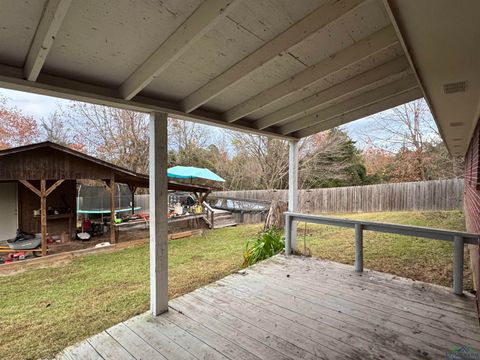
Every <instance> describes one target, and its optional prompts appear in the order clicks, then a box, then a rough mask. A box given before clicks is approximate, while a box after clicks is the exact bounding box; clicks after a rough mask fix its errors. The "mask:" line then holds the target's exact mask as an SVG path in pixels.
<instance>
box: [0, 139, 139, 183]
mask: <svg viewBox="0 0 480 360" xmlns="http://www.w3.org/2000/svg"><path fill="white" fill-rule="evenodd" d="M112 175H113V176H114V177H115V181H117V182H120V183H125V184H130V185H134V186H138V187H148V175H143V174H138V173H136V172H133V171H130V170H128V169H125V168H123V167H120V166H117V165H114V164H111V163H109V162H107V161H104V160H100V159H98V158H95V157H93V156H90V155H87V154H84V153H82V152H79V151H76V150H73V149H71V148H69V147H66V146H63V145H59V144H55V143H53V142H50V141H45V142H40V143H36V144H30V145H25V146H19V147H15V148H9V149H5V150H1V151H0V181H7V180H18V179H23V180H40V179H47V180H48V179H52V180H59V179H94V180H95V179H101V180H108V179H110V178H111V177H112Z"/></svg>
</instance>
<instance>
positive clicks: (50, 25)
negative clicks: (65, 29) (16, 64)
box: [23, 0, 72, 81]
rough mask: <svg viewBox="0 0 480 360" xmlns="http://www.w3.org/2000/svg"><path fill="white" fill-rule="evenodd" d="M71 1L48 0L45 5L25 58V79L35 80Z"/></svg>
mask: <svg viewBox="0 0 480 360" xmlns="http://www.w3.org/2000/svg"><path fill="white" fill-rule="evenodd" d="M71 3H72V0H48V2H47V4H46V5H45V9H44V10H43V14H42V18H41V19H40V23H39V24H38V27H37V31H36V32H35V36H34V37H33V41H32V43H31V45H30V49H29V50H28V54H27V58H26V60H25V66H24V70H23V71H24V76H25V78H26V79H27V80H29V81H36V80H37V78H38V75H39V74H40V71H41V70H42V67H43V64H44V63H45V60H46V59H47V56H48V53H49V52H50V50H51V48H52V46H53V42H54V41H55V37H56V36H57V33H58V30H59V29H60V26H61V25H62V22H63V19H64V18H65V15H66V14H67V11H68V8H69V7H70V4H71Z"/></svg>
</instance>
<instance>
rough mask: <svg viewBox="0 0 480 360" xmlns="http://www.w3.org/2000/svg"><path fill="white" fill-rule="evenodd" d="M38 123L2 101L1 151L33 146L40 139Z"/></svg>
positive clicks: (0, 118)
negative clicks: (28, 145)
mask: <svg viewBox="0 0 480 360" xmlns="http://www.w3.org/2000/svg"><path fill="white" fill-rule="evenodd" d="M0 100H1V99H0ZM38 135H39V131H38V126H37V122H36V121H35V120H34V119H33V117H31V116H27V115H24V114H22V113H21V112H20V111H19V110H17V109H16V108H8V107H7V106H6V104H5V102H4V101H3V102H1V101H0V149H5V148H10V147H15V146H21V145H27V144H31V143H32V142H35V141H36V140H37V138H38Z"/></svg>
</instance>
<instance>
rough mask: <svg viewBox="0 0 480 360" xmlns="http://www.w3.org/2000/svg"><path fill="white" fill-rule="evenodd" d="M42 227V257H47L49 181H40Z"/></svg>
mask: <svg viewBox="0 0 480 360" xmlns="http://www.w3.org/2000/svg"><path fill="white" fill-rule="evenodd" d="M40 226H41V229H42V256H45V255H47V180H45V179H42V180H40Z"/></svg>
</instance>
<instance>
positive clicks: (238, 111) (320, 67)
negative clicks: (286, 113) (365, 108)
mask: <svg viewBox="0 0 480 360" xmlns="http://www.w3.org/2000/svg"><path fill="white" fill-rule="evenodd" d="M397 42H398V39H397V36H396V34H395V31H394V29H393V28H392V27H391V26H389V27H386V28H383V29H382V30H379V31H377V32H375V33H373V34H372V35H370V36H368V37H366V38H365V39H362V40H360V41H358V42H356V43H354V44H352V45H350V46H348V47H346V48H344V49H342V50H340V51H338V52H337V53H336V54H334V55H332V56H329V57H327V58H326V59H324V60H322V61H320V62H318V63H316V64H315V65H312V66H310V67H308V68H306V69H305V70H303V71H301V72H299V73H298V74H295V75H293V76H292V77H290V78H289V79H286V80H284V81H282V82H281V83H279V84H277V85H275V86H273V87H271V88H269V89H267V90H265V91H262V92H261V93H259V94H257V95H255V96H253V97H251V98H250V99H248V100H246V101H244V102H243V103H241V104H239V105H236V106H234V107H233V108H231V109H230V110H228V111H226V112H225V113H224V114H223V118H224V119H225V121H227V122H234V121H237V120H238V119H240V118H242V117H244V116H247V115H249V114H251V113H254V112H255V111H258V110H260V109H262V108H263V107H264V106H266V105H269V104H271V103H273V102H275V101H278V100H280V99H282V98H284V97H286V96H288V95H290V94H292V93H294V92H296V91H300V90H302V89H303V88H306V87H308V86H311V85H313V84H315V83H316V82H318V81H320V80H322V79H325V78H327V77H328V76H331V75H332V74H334V73H336V72H338V71H340V70H342V69H344V68H346V67H348V66H351V65H353V64H355V63H357V62H359V61H361V60H363V59H365V58H367V57H369V56H372V55H373V54H375V53H377V52H379V51H382V50H384V49H386V48H388V47H391V46H393V45H395V44H397Z"/></svg>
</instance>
